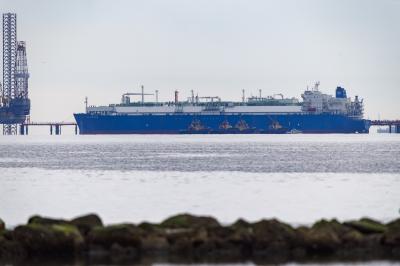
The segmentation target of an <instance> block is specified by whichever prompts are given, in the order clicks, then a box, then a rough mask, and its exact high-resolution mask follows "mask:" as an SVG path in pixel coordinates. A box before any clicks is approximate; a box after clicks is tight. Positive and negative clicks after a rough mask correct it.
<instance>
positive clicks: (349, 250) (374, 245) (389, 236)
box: [0, 214, 400, 263]
mask: <svg viewBox="0 0 400 266" xmlns="http://www.w3.org/2000/svg"><path fill="white" fill-rule="evenodd" d="M148 258H150V259H152V260H161V261H180V262H205V261H213V262H241V261H255V262H256V261H263V262H287V261H310V260H335V261H346V260H362V261H368V260H377V259H379V260H380V259H383V260H396V261H400V218H399V219H396V220H394V221H392V222H389V223H387V224H383V223H380V222H378V221H375V220H372V219H368V218H363V219H360V220H357V221H348V222H343V223H341V222H338V221H337V220H330V221H327V220H320V221H318V222H316V223H315V224H313V225H312V226H310V227H305V226H301V227H297V228H294V227H292V226H290V225H288V224H285V223H283V222H280V221H278V220H276V219H269V220H261V221H258V222H254V223H249V222H247V221H245V220H238V221H236V222H235V223H233V224H231V225H221V224H220V223H219V222H218V221H217V220H216V219H215V218H213V217H207V216H194V215H190V214H180V215H176V216H173V217H170V218H168V219H166V220H164V221H163V222H161V223H159V224H152V223H147V222H144V223H141V224H126V223H125V224H115V225H104V224H103V222H102V220H101V219H100V217H99V216H97V215H95V214H88V215H85V216H81V217H77V218H75V219H72V220H60V219H52V218H45V217H40V216H33V217H31V218H30V219H29V221H28V223H27V224H26V225H20V226H17V227H15V228H14V229H13V230H8V229H6V226H5V224H4V222H3V221H2V220H1V219H0V261H1V262H6V261H14V262H15V261H17V262H21V261H29V260H51V259H65V260H85V261H103V262H113V263H115V262H133V261H141V260H146V259H148Z"/></svg>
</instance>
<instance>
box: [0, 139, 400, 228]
mask: <svg viewBox="0 0 400 266" xmlns="http://www.w3.org/2000/svg"><path fill="white" fill-rule="evenodd" d="M0 176H1V178H0V217H2V218H3V219H4V220H5V221H6V222H7V224H8V225H11V226H13V225H16V224H19V223H23V222H26V220H27V218H28V217H29V216H31V215H33V214H41V215H48V216H55V217H64V218H71V217H73V216H76V215H80V214H83V213H87V212H96V213H99V214H100V215H101V216H102V218H103V219H104V221H105V222H106V223H114V222H122V221H131V222H141V221H143V220H148V221H154V222H158V221H161V220H162V219H164V218H166V217H167V216H169V215H172V214H176V213H179V212H191V213H195V214H208V215H213V216H215V217H217V218H218V219H219V220H220V221H221V222H223V223H230V222H234V221H235V220H236V219H237V218H239V217H243V218H245V219H248V220H251V221H254V220H257V219H260V218H269V217H277V218H279V219H281V220H284V221H287V222H289V223H292V224H295V225H296V224H307V223H312V222H313V221H315V220H316V219H320V218H332V217H337V218H338V219H340V220H345V219H353V218H360V217H362V216H370V217H374V218H377V219H381V220H384V221H389V220H390V219H393V218H396V217H398V216H399V209H400V135H396V134H391V135H389V134H370V135H172V136H170V135H169V136H164V135H130V136H46V135H42V136H1V137H0Z"/></svg>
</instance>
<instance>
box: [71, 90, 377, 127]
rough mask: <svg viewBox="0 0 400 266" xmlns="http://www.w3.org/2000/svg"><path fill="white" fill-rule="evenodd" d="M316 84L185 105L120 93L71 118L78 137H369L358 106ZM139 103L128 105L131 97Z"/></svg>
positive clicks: (195, 99)
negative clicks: (287, 94)
mask: <svg viewBox="0 0 400 266" xmlns="http://www.w3.org/2000/svg"><path fill="white" fill-rule="evenodd" d="M318 85H319V83H316V84H315V86H314V87H313V88H311V89H307V90H306V91H304V93H303V94H302V95H301V97H302V101H300V100H298V99H297V98H284V97H283V95H282V94H278V95H274V96H268V97H262V95H261V91H260V94H259V96H252V97H248V98H245V96H244V91H243V97H242V101H239V102H231V101H222V100H221V99H220V97H210V96H209V97H199V96H194V93H193V91H192V95H191V97H189V98H188V99H187V100H186V101H179V100H178V92H177V91H175V99H174V101H171V102H158V91H156V95H155V96H156V97H155V98H156V101H154V102H146V101H145V100H144V97H145V95H153V94H146V93H144V90H143V87H142V92H141V93H125V94H123V95H122V100H121V103H120V104H110V105H108V106H87V101H86V113H78V114H74V116H75V119H76V122H77V124H78V127H79V130H80V133H81V134H257V133H258V134H282V133H368V132H369V127H370V121H369V120H365V119H363V101H362V100H360V99H359V98H358V96H355V98H354V100H352V99H351V98H349V97H347V93H346V90H345V89H344V88H342V87H337V88H336V95H335V97H334V96H331V95H327V94H324V93H322V92H321V91H320V90H319V89H318ZM134 95H139V96H141V101H131V96H134Z"/></svg>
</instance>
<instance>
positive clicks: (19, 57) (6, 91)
mask: <svg viewBox="0 0 400 266" xmlns="http://www.w3.org/2000/svg"><path fill="white" fill-rule="evenodd" d="M28 79H29V73H28V65H27V59H26V44H25V42H24V41H18V40H17V15H16V14H15V13H5V14H3V86H1V83H0V124H3V134H4V135H17V134H18V125H20V126H21V127H22V125H23V124H24V123H26V122H27V121H28V120H29V113H30V100H29V98H28Z"/></svg>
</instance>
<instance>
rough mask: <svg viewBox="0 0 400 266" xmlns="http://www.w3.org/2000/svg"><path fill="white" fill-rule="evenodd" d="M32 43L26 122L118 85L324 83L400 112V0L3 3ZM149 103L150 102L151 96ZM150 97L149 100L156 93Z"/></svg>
mask: <svg viewBox="0 0 400 266" xmlns="http://www.w3.org/2000/svg"><path fill="white" fill-rule="evenodd" d="M0 10H1V12H2V13H4V12H15V13H17V19H18V22H17V24H18V39H19V40H24V41H26V43H27V53H28V64H29V71H30V74H31V78H30V80H29V94H30V98H31V100H32V111H31V117H32V118H31V120H33V121H48V120H50V121H67V120H69V121H71V120H72V119H73V117H72V114H73V113H74V112H82V111H83V110H84V98H85V96H88V97H89V103H90V104H93V105H99V104H109V103H117V102H119V101H120V98H121V94H122V93H124V92H127V91H139V87H140V85H141V84H143V85H144V86H145V89H146V90H147V92H149V93H152V92H154V90H156V89H158V90H159V91H160V96H159V98H160V100H172V99H173V91H174V90H176V89H177V90H179V91H180V97H181V98H186V97H188V96H189V95H190V90H191V89H193V90H195V91H197V92H198V93H199V95H201V96H206V95H220V96H222V98H223V99H227V100H238V101H239V100H240V98H241V90H242V89H245V90H246V94H247V95H248V96H250V95H251V94H253V95H256V94H257V93H258V89H262V91H263V95H264V96H267V95H272V94H276V93H283V94H284V95H285V96H289V97H300V95H301V93H302V92H303V90H304V89H305V88H306V87H307V85H310V86H311V85H312V84H313V83H314V82H315V81H317V80H319V81H320V82H321V86H320V88H321V90H323V91H324V92H326V93H329V94H333V93H334V89H335V88H336V86H338V85H340V86H344V87H345V88H346V89H347V93H348V95H350V96H352V97H354V95H360V97H361V98H364V101H365V111H366V115H365V116H366V117H367V118H368V117H369V118H377V117H378V115H380V117H381V118H391V119H392V118H400V1H399V0H383V1H378V0H342V1H338V0H332V1H330V0H324V1H322V0H304V1H299V0H284V1H278V0H277V1H265V0H260V1H256V0H253V1H249V0H197V1H194V0H193V1H189V0H158V1H157V0H142V1H130V0H126V1H123V0H109V1H104V0H86V1H84V0H68V1H64V0H35V1H32V0H26V1H22V0H21V1H19V0H0ZM149 100H150V99H149ZM151 100H153V99H151Z"/></svg>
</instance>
